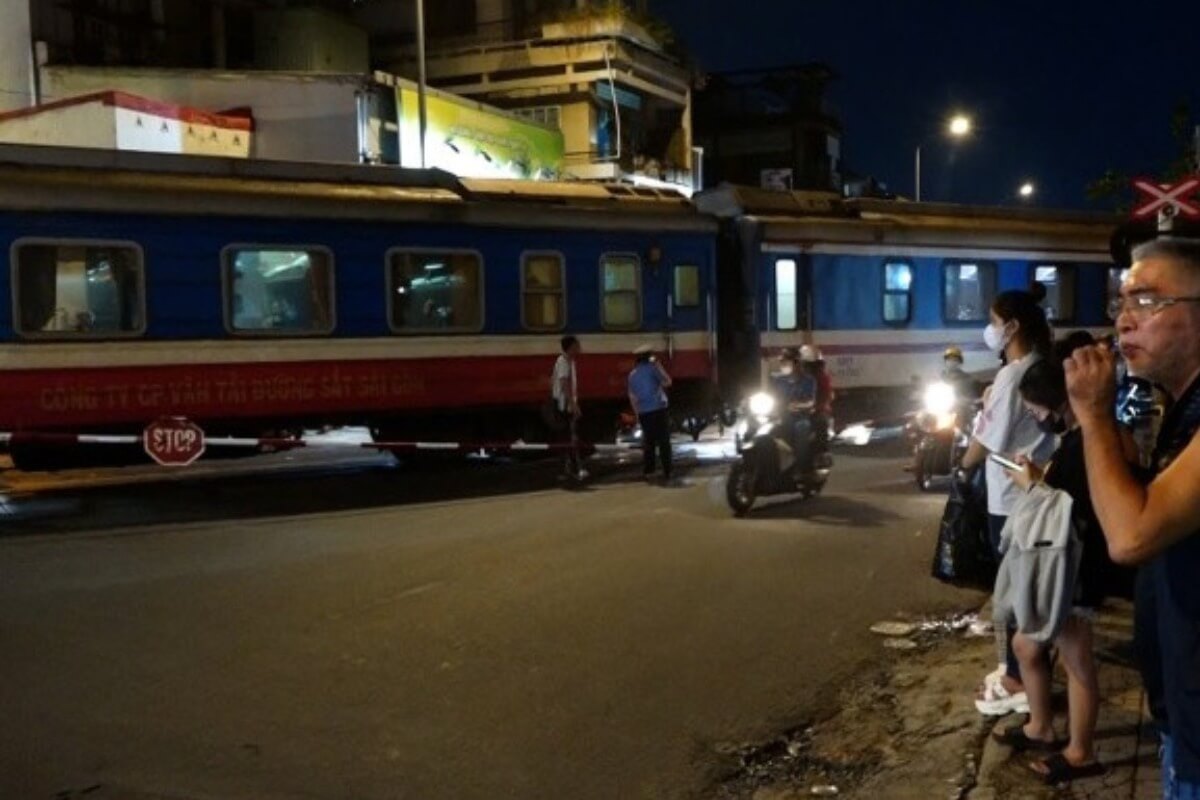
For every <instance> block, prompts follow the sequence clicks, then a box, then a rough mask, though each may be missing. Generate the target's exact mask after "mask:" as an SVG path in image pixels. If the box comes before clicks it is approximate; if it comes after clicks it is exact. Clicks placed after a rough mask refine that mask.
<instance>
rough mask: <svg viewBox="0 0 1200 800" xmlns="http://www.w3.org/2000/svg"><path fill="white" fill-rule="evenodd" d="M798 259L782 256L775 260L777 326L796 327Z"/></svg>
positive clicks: (787, 328)
mask: <svg viewBox="0 0 1200 800" xmlns="http://www.w3.org/2000/svg"><path fill="white" fill-rule="evenodd" d="M796 311H797V309H796V261H795V260H794V259H791V258H780V259H778V260H776V262H775V328H776V329H777V330H781V331H794V330H795V329H796V318H797V314H796Z"/></svg>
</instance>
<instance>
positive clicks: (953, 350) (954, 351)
mask: <svg viewBox="0 0 1200 800" xmlns="http://www.w3.org/2000/svg"><path fill="white" fill-rule="evenodd" d="M948 358H954V359H957V360H958V363H960V364H961V363H962V361H963V354H962V350H961V349H959V348H957V347H947V348H946V352H944V353H942V360H943V361H945V360H946V359H948Z"/></svg>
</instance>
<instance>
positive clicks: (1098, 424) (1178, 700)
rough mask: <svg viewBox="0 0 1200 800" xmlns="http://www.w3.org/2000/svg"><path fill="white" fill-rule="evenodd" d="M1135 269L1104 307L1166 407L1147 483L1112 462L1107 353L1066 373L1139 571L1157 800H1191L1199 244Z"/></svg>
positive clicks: (1111, 362)
mask: <svg viewBox="0 0 1200 800" xmlns="http://www.w3.org/2000/svg"><path fill="white" fill-rule="evenodd" d="M1133 262H1134V263H1133V267H1132V269H1131V270H1130V271H1129V276H1128V278H1126V280H1125V282H1124V284H1123V285H1122V286H1121V296H1120V298H1119V299H1118V300H1116V301H1114V303H1113V307H1112V308H1111V309H1110V312H1111V313H1112V314H1113V317H1114V319H1115V320H1116V324H1117V332H1118V333H1119V335H1120V347H1121V353H1122V355H1123V356H1124V357H1125V360H1126V363H1127V364H1128V368H1129V372H1130V374H1131V375H1134V376H1136V377H1139V378H1144V379H1147V380H1149V381H1151V382H1152V383H1154V384H1157V385H1158V386H1160V387H1161V388H1162V389H1163V390H1164V391H1165V392H1166V394H1167V396H1168V397H1169V398H1170V400H1171V408H1170V410H1169V411H1168V413H1167V415H1166V417H1165V418H1164V420H1163V425H1162V428H1161V430H1160V432H1159V437H1158V441H1157V444H1156V448H1155V454H1154V464H1153V469H1154V471H1155V476H1154V478H1153V480H1151V481H1150V483H1148V484H1146V485H1143V484H1142V483H1140V482H1139V481H1138V480H1137V478H1136V477H1135V475H1134V474H1133V472H1132V471H1131V469H1130V467H1129V466H1128V465H1127V464H1126V461H1125V459H1124V458H1123V457H1122V450H1121V443H1120V438H1119V436H1118V432H1117V423H1116V421H1115V420H1114V419H1113V414H1112V408H1113V402H1114V400H1115V395H1116V380H1115V367H1116V357H1115V354H1114V353H1113V352H1112V351H1111V349H1109V348H1108V347H1107V346H1104V345H1101V346H1098V347H1088V348H1081V349H1079V350H1076V351H1075V353H1074V354H1073V355H1072V356H1071V357H1070V358H1068V359H1067V360H1066V361H1065V362H1064V367H1065V369H1066V375H1067V390H1068V393H1069V394H1070V398H1071V407H1072V409H1073V410H1074V412H1075V415H1076V417H1077V418H1078V419H1079V422H1080V425H1081V427H1082V429H1083V441H1084V454H1085V458H1086V461H1087V476H1088V482H1089V483H1090V485H1091V495H1092V500H1093V502H1094V504H1095V509H1096V515H1097V516H1098V517H1099V519H1100V524H1101V526H1102V527H1103V529H1104V536H1105V538H1106V539H1107V541H1108V550H1109V554H1110V555H1111V556H1112V557H1113V559H1114V560H1115V561H1118V562H1121V563H1126V564H1141V565H1142V569H1143V575H1142V578H1141V579H1140V580H1139V581H1138V597H1137V603H1138V613H1137V624H1138V625H1139V630H1138V639H1139V643H1140V646H1139V653H1140V654H1141V655H1142V661H1143V664H1142V672H1143V678H1144V680H1145V683H1146V686H1147V689H1148V690H1149V691H1150V692H1151V694H1153V695H1156V696H1152V697H1151V706H1152V707H1158V708H1160V709H1162V710H1165V715H1166V719H1165V721H1164V722H1165V732H1164V736H1163V745H1164V747H1163V791H1164V797H1166V798H1172V800H1200V578H1198V576H1200V436H1197V435H1196V433H1197V430H1200V241H1196V240H1187V239H1174V238H1163V239H1157V240H1154V241H1152V242H1149V243H1147V244H1144V245H1141V246H1140V247H1138V248H1135V249H1134V251H1133ZM1147 628H1149V629H1147Z"/></svg>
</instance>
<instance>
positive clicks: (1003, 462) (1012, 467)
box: [988, 453, 1025, 472]
mask: <svg viewBox="0 0 1200 800" xmlns="http://www.w3.org/2000/svg"><path fill="white" fill-rule="evenodd" d="M988 458H990V459H991V460H992V461H995V462H996V463H997V464H999V465H1000V466H1002V467H1004V468H1005V469H1006V470H1009V471H1010V472H1020V471H1021V470H1023V469H1025V468H1024V467H1023V466H1021V465H1020V464H1018V463H1017V462H1016V461H1013V460H1012V459H1011V458H1009V457H1007V456H1002V455H1000V454H999V453H989V454H988Z"/></svg>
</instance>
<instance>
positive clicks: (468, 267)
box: [388, 250, 483, 333]
mask: <svg viewBox="0 0 1200 800" xmlns="http://www.w3.org/2000/svg"><path fill="white" fill-rule="evenodd" d="M388 285H389V287H390V288H389V290H388V296H389V297H390V298H391V300H390V303H391V321H392V330H393V331H395V332H396V333H429V332H446V333H452V332H455V331H478V330H480V329H481V328H483V259H482V258H481V257H480V256H479V254H478V253H474V252H470V251H454V252H451V251H444V250H443V251H437V250H423V251H417V250H393V251H392V252H391V253H389V254H388Z"/></svg>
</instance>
